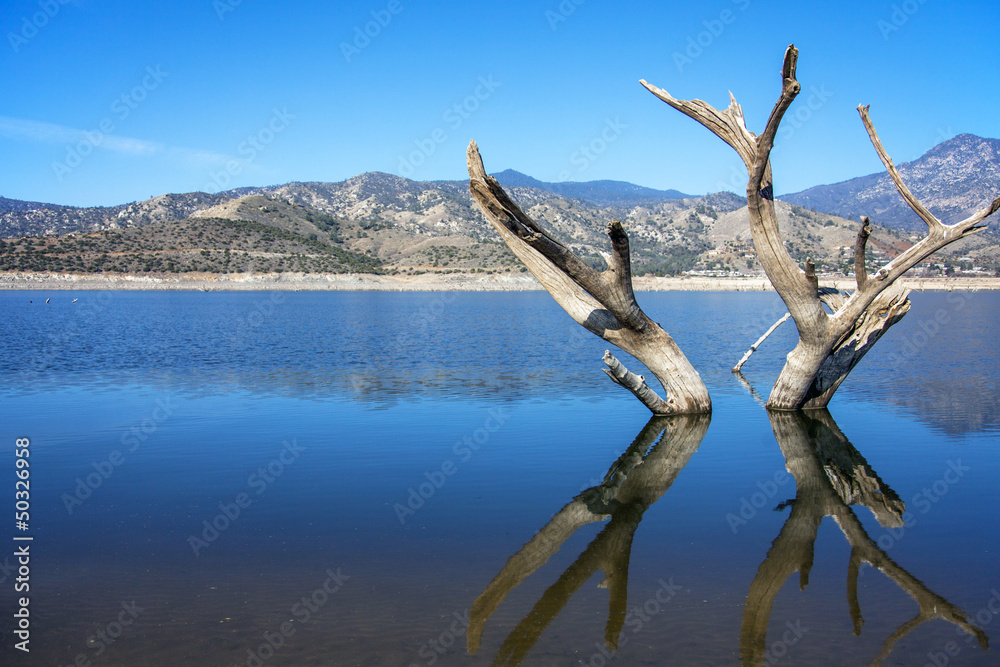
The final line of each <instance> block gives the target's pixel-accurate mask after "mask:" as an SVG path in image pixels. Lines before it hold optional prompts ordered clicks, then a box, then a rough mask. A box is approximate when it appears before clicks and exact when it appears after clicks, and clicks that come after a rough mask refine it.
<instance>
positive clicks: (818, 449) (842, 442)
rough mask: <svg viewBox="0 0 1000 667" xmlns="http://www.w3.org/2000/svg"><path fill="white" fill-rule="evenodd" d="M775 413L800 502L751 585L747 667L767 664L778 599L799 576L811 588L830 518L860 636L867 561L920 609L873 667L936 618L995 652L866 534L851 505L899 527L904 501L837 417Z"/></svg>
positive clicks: (744, 647) (743, 648)
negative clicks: (818, 545)
mask: <svg viewBox="0 0 1000 667" xmlns="http://www.w3.org/2000/svg"><path fill="white" fill-rule="evenodd" d="M769 416H770V419H771V428H772V429H773V430H774V435H775V438H777V440H778V444H779V446H780V447H781V451H782V453H783V454H784V455H785V465H786V467H787V469H788V471H789V472H790V473H791V474H792V475H793V476H794V477H795V500H794V501H792V502H791V503H790V504H791V508H792V509H791V514H790V515H789V517H788V519H787V520H786V521H785V525H784V526H783V527H782V529H781V532H780V533H779V534H778V537H777V538H775V540H774V543H773V544H772V545H771V548H770V550H769V551H768V553H767V558H766V559H765V560H764V562H763V563H761V565H760V568H759V569H758V570H757V576H756V577H755V578H754V580H753V583H752V584H751V585H750V591H749V594H748V595H747V599H746V603H745V604H744V607H743V625H742V629H741V632H740V657H741V658H742V662H741V664H742V665H764V664H766V662H765V661H766V657H767V656H766V650H767V637H766V635H767V627H768V624H769V620H770V616H771V609H772V607H773V605H774V600H775V597H776V596H777V594H778V592H779V591H781V589H782V587H783V586H784V583H785V580H786V579H788V577H790V576H791V575H792V574H794V573H795V572H798V573H799V586H800V588H803V589H804V588H805V587H806V586H807V585H808V584H809V574H810V570H811V569H812V565H813V549H814V546H815V542H816V536H817V533H818V529H819V525H820V523H821V522H822V521H823V519H824V518H825V517H827V516H829V517H832V518H833V519H834V521H835V522H836V524H837V526H838V527H839V528H840V530H841V532H842V533H843V534H844V537H845V538H846V539H847V542H848V544H850V545H851V556H850V562H849V563H848V573H847V598H848V609H849V612H850V614H851V621H852V624H853V626H854V633H855V634H861V628H862V626H863V625H864V618H863V617H862V614H861V604H860V602H859V599H858V576H859V575H860V571H861V565H862V564H863V563H868V564H869V565H871V566H872V567H874V568H876V569H877V570H879V571H880V572H882V573H883V574H885V575H886V576H887V577H888V578H889V579H891V580H892V581H893V582H894V583H895V584H896V585H897V586H899V588H900V589H901V590H903V591H904V592H906V593H907V594H908V595H909V596H910V597H911V598H913V600H915V601H916V602H917V605H918V606H919V611H918V612H917V615H916V617H914V618H913V619H911V620H910V621H907V622H906V623H904V624H903V625H901V626H900V627H899V628H898V629H897V630H896V631H895V632H893V633H892V634H890V635H889V636H888V637H887V638H886V640H885V642H884V643H883V645H882V649H881V651H880V652H879V655H878V656H877V657H876V659H875V660H874V662H873V663H872V664H874V665H878V664H880V663H881V662H882V660H884V659H885V658H886V657H888V656H889V654H890V653H891V652H892V648H893V646H894V645H895V644H896V642H897V641H898V640H899V639H901V638H902V637H904V636H905V635H906V634H908V633H909V632H911V631H912V630H913V629H914V628H916V627H917V626H919V625H921V624H922V623H925V622H927V621H929V620H932V619H935V618H940V619H943V620H945V621H948V622H949V623H952V624H954V625H955V626H956V627H957V628H959V629H961V630H962V631H963V632H966V633H968V634H970V635H972V636H973V637H975V638H976V640H977V641H978V642H979V645H980V646H981V647H982V648H984V649H986V648H988V646H989V639H988V637H987V636H986V634H985V633H984V632H983V631H982V630H981V629H980V628H978V627H977V626H975V625H973V624H972V623H970V622H969V618H968V616H967V615H966V614H965V613H964V612H963V611H962V610H961V609H959V608H958V607H956V606H955V605H953V604H951V603H950V602H948V601H947V600H945V599H944V598H942V597H941V596H940V595H938V594H936V593H934V592H933V591H931V590H930V589H928V588H927V586H926V585H924V584H923V583H922V582H921V581H920V580H919V579H917V578H916V577H914V576H913V575H912V574H910V573H909V572H907V571H906V570H904V569H903V568H902V567H900V566H899V565H898V564H897V563H896V562H895V561H893V560H892V559H891V558H889V556H888V555H886V553H885V551H884V550H883V549H882V548H881V547H879V546H878V544H877V543H876V541H875V540H872V538H871V537H870V536H869V535H868V533H867V532H866V531H865V528H864V526H862V524H861V522H860V521H859V520H858V517H857V516H856V515H855V514H854V512H853V511H852V510H851V507H850V506H851V505H864V506H866V507H868V508H869V509H870V510H871V511H872V513H873V514H874V515H875V518H876V519H877V520H878V522H879V524H881V525H882V526H886V527H898V526H901V525H902V524H903V511H904V509H905V507H904V503H903V502H902V501H901V500H900V499H899V496H897V495H896V494H895V493H894V492H893V491H892V489H891V488H889V487H888V485H886V483H885V482H883V481H882V480H881V479H880V478H879V476H878V475H877V474H876V473H875V472H874V471H873V470H872V469H871V467H870V466H869V465H868V462H867V461H865V459H864V457H863V456H862V455H861V454H860V453H859V452H858V451H857V450H856V449H855V448H854V447H853V446H851V443H850V442H849V441H848V440H847V438H846V437H845V436H844V434H843V433H841V431H840V429H839V428H837V425H836V423H834V421H833V418H832V417H831V416H830V413H829V412H827V411H826V410H816V411H810V412H808V413H806V412H771V413H770V415H769Z"/></svg>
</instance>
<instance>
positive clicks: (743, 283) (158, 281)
mask: <svg viewBox="0 0 1000 667" xmlns="http://www.w3.org/2000/svg"><path fill="white" fill-rule="evenodd" d="M819 282H820V285H821V286H823V287H835V288H837V289H841V290H850V291H853V290H854V288H855V284H854V279H853V278H845V277H827V278H823V277H820V281H819ZM899 282H900V283H901V284H903V285H904V286H906V287H908V288H909V289H911V290H913V291H915V292H924V291H948V292H950V291H960V292H967V291H972V292H975V291H984V290H986V291H993V290H1000V278H907V277H905V276H904V277H903V278H900V279H899ZM633 285H634V288H635V290H636V291H637V292H670V291H678V292H768V291H773V288H772V287H771V283H770V281H768V279H767V278H765V277H764V276H760V277H745V278H713V277H707V276H684V277H667V278H655V277H648V276H638V277H635V278H633ZM0 290H35V291H38V290H53V291H78V290H146V291H172V290H180V291H201V292H243V291H246V292H259V291H271V292H273V291H288V292H298V291H303V292H305V291H322V292H346V291H351V292H366V291H367V292H527V291H543V288H542V286H541V285H540V284H539V283H538V281H537V280H535V277H534V276H532V275H531V274H530V273H505V274H472V273H450V274H440V273H438V274H435V273H424V274H421V275H417V276H398V275H397V276H386V275H374V274H357V273H340V274H304V273H280V274H277V273H270V274H252V275H246V274H238V275H227V274H185V275H169V276H149V275H135V274H123V275H114V276H111V275H75V274H49V273H14V272H0Z"/></svg>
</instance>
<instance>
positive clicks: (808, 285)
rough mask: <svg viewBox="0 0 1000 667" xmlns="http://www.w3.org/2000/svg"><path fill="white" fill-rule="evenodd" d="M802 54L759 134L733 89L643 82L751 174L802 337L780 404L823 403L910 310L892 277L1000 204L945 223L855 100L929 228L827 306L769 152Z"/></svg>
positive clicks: (764, 258) (777, 283) (763, 244)
mask: <svg viewBox="0 0 1000 667" xmlns="http://www.w3.org/2000/svg"><path fill="white" fill-rule="evenodd" d="M797 60H798V49H796V48H795V46H789V47H788V49H787V50H786V51H785V60H784V66H783V68H782V74H781V77H782V89H781V96H780V97H779V98H778V101H777V103H776V104H775V106H774V109H773V110H772V111H771V115H770V117H769V118H768V120H767V125H766V126H765V128H764V132H763V134H761V135H760V136H757V135H755V134H754V133H752V132H750V131H749V130H747V128H746V123H745V121H744V118H743V109H742V108H741V107H740V105H739V104H737V102H736V99H735V98H733V96H732V94H730V96H729V99H730V103H729V106H728V107H727V108H726V109H725V110H724V111H719V110H718V109H715V108H714V107H712V106H711V105H709V104H707V103H705V102H702V101H701V100H690V101H688V100H678V99H676V98H674V97H672V96H671V95H670V94H669V93H668V92H667V91H665V90H662V89H660V88H657V87H656V86H653V85H651V84H649V83H646V81H642V82H641V83H642V85H643V86H645V87H646V88H647V89H648V90H649V91H650V92H652V93H653V94H654V95H656V96H657V97H659V98H660V99H661V100H663V101H664V102H666V103H667V104H669V105H670V106H672V107H673V108H675V109H677V110H678V111H680V112H681V113H683V114H685V115H687V116H690V117H691V118H693V119H695V120H696V121H698V122H699V123H701V124H702V125H704V126H705V127H707V128H708V129H709V130H711V131H712V132H713V133H714V134H715V135H716V136H717V137H719V138H720V139H722V140H723V141H724V142H726V143H727V144H728V145H729V146H730V147H732V148H733V149H734V150H735V151H736V152H737V153H738V154H739V156H740V157H741V158H742V159H743V163H744V165H746V168H747V174H748V175H749V180H748V182H747V208H748V210H749V213H750V232H751V234H752V236H753V241H754V247H755V249H756V251H757V255H758V257H759V259H760V262H761V265H762V266H763V267H764V272H765V273H766V274H767V277H768V279H770V281H771V284H772V285H773V286H774V289H775V290H776V291H777V292H778V294H779V295H780V296H781V298H782V299H783V300H784V302H785V305H786V306H787V307H788V312H789V313H791V315H792V319H794V321H795V325H796V327H798V331H799V342H798V344H797V345H796V346H795V348H794V349H793V350H792V351H791V352H790V353H789V354H788V356H787V359H786V363H785V367H784V368H783V369H782V371H781V374H780V375H779V376H778V380H777V382H776V383H775V385H774V388H773V389H772V391H771V395H770V398H769V399H768V401H767V407H768V408H771V409H776V410H796V409H801V408H821V407H825V406H826V405H827V403H829V402H830V399H831V397H832V396H833V393H834V392H835V391H836V390H837V388H838V387H839V386H840V383H841V382H843V380H844V378H846V377H847V374H848V373H850V372H851V370H852V369H853V368H854V367H855V366H856V365H857V363H858V362H859V361H860V360H861V358H862V357H863V356H864V355H865V354H866V353H867V352H868V350H869V349H871V347H872V345H874V344H875V342H876V341H878V339H879V338H880V337H881V336H882V335H883V334H884V333H885V332H886V331H887V330H888V329H889V327H891V326H892V325H893V324H895V323H896V322H898V321H899V319H900V318H901V317H903V315H905V314H906V312H907V311H908V310H909V308H910V303H909V300H908V299H907V298H906V297H907V292H906V291H905V290H903V289H902V288H900V287H898V286H895V285H893V283H894V281H895V280H896V279H897V278H899V277H900V276H901V275H902V274H903V273H904V272H906V271H907V270H909V269H910V268H912V267H913V266H914V265H915V264H917V262H919V261H921V260H923V259H924V258H926V257H927V256H929V255H931V254H932V253H934V252H935V251H937V250H939V249H940V248H942V247H943V246H945V245H947V244H949V243H951V242H953V241H956V240H958V239H960V238H963V237H965V236H967V235H969V234H972V233H973V232H976V231H978V230H979V229H982V227H981V226H980V225H979V223H980V222H982V221H983V220H984V219H985V218H986V217H987V216H989V215H991V214H992V213H994V212H995V211H996V210H997V209H998V208H1000V197H998V198H997V199H995V200H994V201H993V203H992V204H991V205H990V206H988V207H987V208H985V209H982V210H980V211H977V212H976V213H974V214H973V215H972V216H970V217H969V218H967V219H965V220H963V221H961V222H957V223H955V224H953V225H945V224H943V223H942V222H941V221H940V220H938V219H937V218H936V217H934V216H933V215H932V214H931V213H930V211H928V210H927V209H926V208H925V207H924V206H923V205H922V204H921V203H920V202H919V201H917V199H916V198H915V197H914V196H913V195H912V194H911V193H910V191H909V190H908V189H907V187H906V185H905V184H904V183H903V181H902V178H901V177H900V175H899V172H898V171H896V167H895V166H894V165H893V163H892V160H891V159H890V158H889V156H888V155H887V154H886V151H885V149H884V148H883V147H882V143H881V141H879V138H878V135H877V134H876V133H875V128H874V127H873V126H872V123H871V120H870V118H869V117H868V107H866V106H862V107H858V111H859V112H860V113H861V119H862V121H863V122H864V125H865V129H866V130H867V131H868V136H869V137H870V138H871V141H872V144H873V145H874V146H875V150H876V152H877V153H878V156H879V158H881V160H882V162H883V164H885V167H886V169H887V170H888V172H889V176H890V177H891V178H892V180H893V183H894V184H895V185H896V189H897V190H898V191H899V193H900V195H902V197H903V199H904V200H906V203H907V204H909V205H910V207H911V208H912V209H913V210H914V211H916V213H917V214H918V215H919V216H920V217H921V218H922V219H923V220H924V222H926V223H927V226H928V228H929V232H928V234H927V236H926V237H925V238H924V239H923V240H921V241H920V242H918V243H916V244H915V245H913V246H912V247H910V248H909V249H908V250H906V251H905V252H903V253H902V254H901V255H899V256H898V257H896V258H895V259H893V260H892V261H890V262H889V263H888V264H886V265H885V266H883V267H882V268H881V269H879V270H878V272H877V273H875V275H874V276H868V275H867V273H866V272H865V270H864V262H863V261H861V262H859V263H858V265H859V267H860V268H859V269H858V270H859V271H860V273H858V274H857V282H858V289H857V290H856V291H855V292H854V293H853V294H851V295H849V296H848V297H847V298H843V299H840V300H839V303H838V304H837V305H836V306H835V307H834V306H833V305H832V304H830V305H831V308H832V310H833V313H832V314H831V313H828V312H826V310H825V309H824V308H823V302H824V301H827V299H824V298H821V294H820V293H819V289H818V284H817V280H816V275H815V270H814V268H813V266H812V263H811V262H810V261H807V262H806V267H805V270H803V269H801V268H799V266H798V264H797V263H796V262H795V260H793V259H792V257H791V256H790V255H789V254H788V251H787V250H786V249H785V246H784V243H783V242H782V239H781V234H780V232H779V231H778V219H777V216H776V215H775V211H774V198H773V185H772V179H771V162H770V154H771V150H772V148H773V147H774V138H775V136H776V135H777V132H778V125H779V124H780V123H781V119H782V117H783V116H784V114H785V111H786V110H787V109H788V107H789V106H790V105H791V103H792V101H793V100H794V99H795V97H796V96H797V95H798V93H799V90H800V86H799V82H798V81H797V80H796V78H795V67H796V62H797ZM867 238H868V235H867V234H866V233H864V232H862V233H860V234H859V235H858V240H857V244H856V246H857V247H856V250H855V257H862V258H863V257H864V247H865V243H866V242H867ZM827 302H828V304H829V303H830V302H829V301H827Z"/></svg>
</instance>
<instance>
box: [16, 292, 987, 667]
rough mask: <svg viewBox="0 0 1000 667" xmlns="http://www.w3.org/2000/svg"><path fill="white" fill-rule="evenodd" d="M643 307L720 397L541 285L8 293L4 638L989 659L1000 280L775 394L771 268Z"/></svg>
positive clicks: (200, 646)
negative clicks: (605, 330) (687, 412)
mask: <svg viewBox="0 0 1000 667" xmlns="http://www.w3.org/2000/svg"><path fill="white" fill-rule="evenodd" d="M46 299H49V302H48V303H46ZM74 299H75V300H76V301H75V302H74ZM639 301H640V303H641V304H642V305H643V307H644V309H645V310H646V311H647V313H649V314H650V316H651V317H653V319H655V320H657V321H659V322H661V323H662V324H663V326H664V328H666V329H667V331H669V332H670V333H671V334H672V335H673V336H674V337H675V339H676V340H677V341H678V343H679V345H680V346H681V348H682V349H683V350H684V351H685V353H686V354H687V355H688V356H689V358H690V359H691V360H692V362H693V363H694V365H695V367H696V368H698V369H699V371H700V372H701V373H702V376H703V378H704V379H705V382H706V384H707V385H708V387H709V390H710V391H711V393H712V398H713V402H714V414H713V415H712V416H711V418H707V417H699V418H695V417H685V418H674V419H659V420H651V419H650V415H649V413H648V411H647V410H646V409H645V408H644V407H643V406H642V405H641V404H640V403H639V402H638V401H637V400H635V399H634V398H633V397H632V396H631V395H630V394H628V393H627V392H626V391H625V390H623V389H622V388H620V387H618V386H616V385H614V384H613V383H612V382H610V381H609V380H608V378H607V377H606V376H605V375H604V373H602V372H601V368H602V363H601V361H600V359H601V355H602V354H603V351H604V350H605V349H606V347H607V344H606V343H605V342H604V341H602V340H600V339H598V338H596V337H594V336H591V335H590V334H588V333H587V332H585V331H584V330H583V329H582V328H580V327H579V326H577V325H576V324H575V323H574V322H573V321H572V320H571V319H570V318H569V317H568V316H567V315H566V314H565V313H563V312H562V310H560V309H559V308H558V306H557V305H556V304H555V303H554V302H553V301H552V299H551V297H549V296H548V294H546V293H475V294H471V293H407V294H395V293H385V292H380V293H350V292H332V293H314V292H310V293H302V292H294V293H286V292H275V293H267V292H257V293H216V292H212V293H202V292H23V291H22V292H3V293H0V308H2V312H3V318H2V321H0V329H2V331H3V335H2V336H0V352H2V353H0V377H2V380H3V382H2V385H0V399H2V400H0V438H2V441H3V442H4V443H5V444H4V451H6V452H7V453H6V454H5V456H4V458H3V461H4V466H6V467H7V470H9V472H8V473H5V476H6V479H7V480H8V482H7V484H8V487H7V488H8V491H7V492H6V493H5V494H4V497H5V498H6V500H5V501H4V502H5V503H7V508H8V509H7V510H6V511H7V512H8V514H7V517H8V520H7V522H5V524H4V527H3V531H2V535H3V539H4V542H5V544H6V546H5V547H4V549H3V552H2V555H0V582H2V583H0V586H2V591H3V592H2V596H0V599H2V600H3V607H4V610H3V612H4V613H3V617H4V619H5V620H4V622H3V624H2V627H0V635H2V636H3V639H4V648H3V651H4V655H5V658H4V662H5V664H29V663H30V664H46V665H60V666H62V665H73V664H77V665H85V664H93V665H220V666H223V665H224V666H231V665H249V666H259V665H265V664H266V665H268V666H270V665H404V666H409V665H435V664H436V665H489V664H506V665H514V664H524V665H592V666H599V665H605V664H621V665H674V664H676V665H735V664H744V665H761V664H768V665H775V664H788V665H831V664H838V665H841V664H842V665H860V664H870V663H875V662H876V661H881V664H883V665H924V664H931V665H942V664H949V665H987V664H997V661H996V657H995V653H993V652H987V651H984V650H983V649H982V648H981V643H985V642H986V641H987V639H986V638H987V636H988V637H990V638H993V639H994V641H995V638H996V637H997V636H998V635H1000V618H998V617H1000V568H998V562H1000V561H998V557H1000V535H998V530H997V527H998V526H1000V502H998V501H1000V484H998V483H997V482H998V480H1000V456H998V454H1000V346H998V345H997V341H996V333H997V330H998V327H1000V294H997V293H964V294H959V293H936V294H935V293H928V294H914V295H913V296H912V301H913V309H912V310H911V312H910V313H909V315H907V316H906V317H905V318H904V319H903V320H902V321H901V322H900V323H899V324H897V325H896V326H895V327H893V329H892V330H890V332H889V333H888V334H887V335H886V337H885V338H884V339H883V340H882V341H880V342H879V344H878V345H877V346H876V347H875V348H874V350H873V351H872V352H871V353H870V354H869V355H868V356H867V357H866V358H865V360H864V361H863V362H862V364H861V365H860V366H859V367H858V368H857V369H856V370H855V371H854V373H853V374H852V375H851V377H849V378H848V380H847V381H846V382H845V383H844V385H843V387H842V388H841V389H840V391H839V392H838V394H837V395H836V397H835V398H834V400H833V401H832V403H831V404H830V408H829V411H828V412H826V411H822V412H814V413H808V414H780V415H771V416H769V415H768V413H767V412H766V411H765V410H764V409H763V408H762V406H761V403H760V397H766V395H767V393H768V391H769V389H770V385H771V383H773V381H774V378H775V377H776V376H777V372H778V370H779V369H780V367H781V364H782V361H783V357H784V354H785V353H787V351H788V350H789V349H790V348H791V346H792V344H793V341H794V327H793V325H792V324H786V325H783V327H782V328H780V329H779V330H778V331H777V333H776V334H775V335H774V336H772V337H771V338H770V339H769V340H768V341H767V342H766V343H765V344H764V345H763V346H762V347H761V349H760V350H759V351H758V352H757V354H755V355H754V356H753V357H752V358H751V360H750V361H749V362H748V363H747V365H746V366H745V367H744V374H745V376H746V377H745V382H746V385H744V384H741V383H740V382H739V381H738V380H737V378H735V377H734V376H733V375H732V373H731V372H730V371H729V369H730V368H731V367H732V365H733V364H734V363H735V362H736V361H737V360H738V359H739V358H740V356H741V355H742V354H743V352H744V351H745V350H746V348H747V347H748V346H749V345H750V343H752V342H753V341H754V340H755V339H756V338H757V337H758V336H759V335H760V334H761V333H762V332H763V331H764V330H765V329H766V328H767V327H768V326H769V325H770V324H771V323H772V322H774V321H775V320H777V319H778V318H779V317H780V316H781V315H782V314H783V313H784V312H785V311H784V308H783V307H782V304H781V302H780V300H779V299H778V297H777V296H776V295H774V294H771V293H682V292H673V293H646V294H640V295H639ZM619 358H620V359H622V360H623V362H625V363H626V365H627V366H629V367H630V368H631V369H632V370H635V371H637V372H641V369H640V368H639V366H638V363H637V362H635V360H633V359H630V358H629V357H628V356H627V355H625V354H624V353H621V354H619ZM21 438H26V439H28V441H29V443H28V446H27V447H25V448H22V449H21V450H17V449H16V444H15V443H16V442H23V441H20V440H19V439H21ZM25 449H27V450H28V451H29V452H30V459H29V460H30V468H29V470H30V523H29V526H28V528H27V530H23V531H19V530H17V529H16V528H15V522H14V517H11V516H10V515H11V514H13V513H14V511H15V500H14V495H13V491H14V488H13V487H14V482H15V479H16V478H15V470H16V469H15V465H16V463H15V461H16V452H17V451H24V450H25ZM25 536H30V537H32V538H33V539H32V540H31V541H30V542H28V541H26V540H14V539H13V538H15V537H25ZM25 545H29V549H30V565H29V568H30V575H29V576H28V577H27V579H28V580H27V581H26V582H25V583H27V584H28V585H29V586H30V592H29V593H24V592H21V593H17V592H15V586H16V585H17V583H16V580H17V578H18V573H17V557H16V556H15V552H16V550H17V549H19V548H23V547H24V546H25ZM22 596H30V600H29V603H28V606H27V607H26V608H27V609H28V612H29V613H30V629H29V632H30V650H31V652H30V656H25V655H24V654H22V653H21V652H20V651H16V650H14V648H13V646H14V644H15V643H17V642H18V641H20V640H19V638H18V637H17V636H16V635H15V634H14V631H15V629H16V628H17V622H18V621H17V619H16V618H14V614H15V613H20V612H19V610H20V609H21V604H20V601H19V598H20V597H22Z"/></svg>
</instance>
